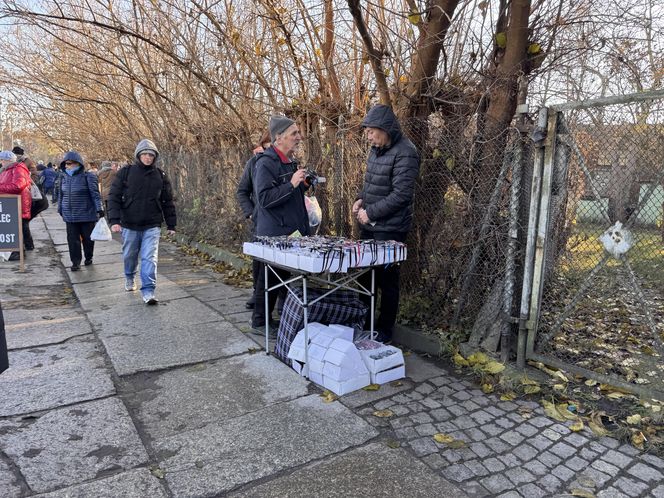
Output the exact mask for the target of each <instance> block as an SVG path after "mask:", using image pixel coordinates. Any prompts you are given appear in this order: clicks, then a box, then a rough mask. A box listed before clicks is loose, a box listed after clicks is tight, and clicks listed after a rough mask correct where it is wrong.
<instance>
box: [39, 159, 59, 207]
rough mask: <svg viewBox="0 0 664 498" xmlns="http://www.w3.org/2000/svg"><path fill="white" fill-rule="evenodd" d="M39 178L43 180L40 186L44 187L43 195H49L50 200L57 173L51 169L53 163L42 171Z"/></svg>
mask: <svg viewBox="0 0 664 498" xmlns="http://www.w3.org/2000/svg"><path fill="white" fill-rule="evenodd" d="M40 176H41V177H42V178H43V179H44V181H43V182H42V186H43V187H44V193H45V194H46V195H48V194H50V195H51V200H54V199H53V190H54V188H55V179H56V178H57V177H58V172H57V171H55V170H54V169H53V163H50V162H49V163H48V164H47V165H46V169H44V170H43V171H42V172H41V173H40Z"/></svg>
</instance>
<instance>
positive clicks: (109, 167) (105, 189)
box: [97, 161, 117, 216]
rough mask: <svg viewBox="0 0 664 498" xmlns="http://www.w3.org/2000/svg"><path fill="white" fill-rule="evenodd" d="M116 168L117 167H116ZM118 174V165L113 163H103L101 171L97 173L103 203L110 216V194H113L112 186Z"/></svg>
mask: <svg viewBox="0 0 664 498" xmlns="http://www.w3.org/2000/svg"><path fill="white" fill-rule="evenodd" d="M114 166H115V167H114ZM116 173H117V165H116V164H115V163H111V161H102V163H101V169H100V170H99V173H97V178H99V190H100V191H101V201H102V202H103V203H104V210H105V211H106V216H108V194H109V193H110V192H111V185H112V184H113V179H114V178H115V175H116Z"/></svg>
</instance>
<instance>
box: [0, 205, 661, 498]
mask: <svg viewBox="0 0 664 498" xmlns="http://www.w3.org/2000/svg"><path fill="white" fill-rule="evenodd" d="M31 227H32V229H33V235H34V236H35V240H36V250H35V251H34V252H33V253H30V254H29V255H28V257H27V261H26V268H27V271H26V273H24V274H21V273H19V272H18V264H15V263H1V264H0V299H2V304H3V310H4V313H5V320H6V322H7V327H8V330H7V335H8V343H9V347H10V365H11V368H10V370H8V371H7V372H5V373H4V374H2V375H1V376H0V496H3V497H5V496H7V497H22V496H33V495H38V496H46V497H49V498H54V497H91V496H94V497H117V496H127V497H162V496H163V497H170V496H173V497H185V496H243V497H244V496H256V497H262V496H274V497H277V496H278V497H283V496H339V497H341V496H386V497H388V496H389V497H391V496H421V497H428V496H432V497H433V496H441V495H443V496H454V497H456V496H515V497H516V496H520V497H535V496H560V495H565V494H567V495H569V494H570V493H571V492H572V491H573V490H578V489H583V490H586V491H587V492H590V493H592V494H594V495H596V496H601V497H613V496H655V497H664V484H661V483H662V478H663V477H664V476H663V473H664V461H663V460H661V459H660V458H658V457H656V456H653V455H646V454H642V453H640V452H639V451H638V450H635V449H634V448H632V447H631V446H628V445H623V444H620V443H618V442H617V441H616V440H614V439H610V438H600V439H598V438H595V437H594V436H593V435H592V434H591V433H588V432H582V433H574V432H572V431H571V430H570V429H569V428H568V427H567V425H566V424H563V423H560V422H556V421H553V420H550V419H548V418H546V417H545V416H544V412H543V411H542V409H541V408H540V407H539V406H538V405H537V404H535V403H532V402H527V401H521V400H515V401H513V402H504V401H499V400H498V399H497V397H495V396H492V395H485V394H484V393H482V392H481V391H480V390H479V389H477V387H476V386H474V385H473V384H472V383H471V382H469V381H468V380H464V379H459V378H456V377H455V376H454V375H453V374H451V373H449V372H447V371H446V370H445V369H444V368H442V367H441V366H439V365H437V364H435V363H433V362H429V361H427V360H425V359H423V358H421V357H418V356H417V355H410V356H408V357H407V365H406V369H407V375H408V378H407V379H404V380H403V381H401V382H397V383H394V384H393V385H385V386H383V387H381V389H380V390H378V391H372V392H369V391H359V392H356V393H352V394H350V395H347V396H344V397H342V398H340V400H339V401H335V402H332V403H325V402H324V401H323V399H322V398H321V397H320V396H319V394H320V392H321V390H320V389H319V388H318V387H317V386H315V385H314V384H312V383H309V382H307V381H306V380H305V379H303V378H301V377H299V376H298V375H297V374H295V372H293V371H292V370H291V369H289V368H288V367H286V366H285V365H283V364H282V363H281V362H279V361H278V360H276V359H275V358H273V357H271V356H267V355H265V354H264V353H261V352H257V342H256V341H258V342H260V338H259V337H256V336H255V335H254V334H252V333H251V329H250V328H249V326H248V320H249V314H248V313H247V312H246V310H245V309H244V301H245V300H246V297H247V291H246V290H244V289H237V288H234V287H231V286H228V285H225V284H224V283H223V282H222V281H221V278H220V276H219V275H218V274H215V273H214V272H212V271H210V270H207V269H205V268H200V267H194V266H192V265H191V262H190V260H189V258H187V257H186V256H184V255H182V253H181V252H180V251H179V250H178V249H177V248H175V247H174V246H172V245H170V244H168V243H163V244H162V247H161V249H160V267H159V270H160V275H159V284H158V289H157V296H158V297H159V299H160V304H159V305H158V306H152V307H148V306H145V305H144V304H143V303H142V301H141V299H140V294H139V293H138V292H133V293H128V292H125V291H124V289H123V277H122V266H121V256H120V244H119V243H118V242H117V241H111V242H104V243H97V247H96V248H95V258H94V264H93V265H92V266H90V267H83V268H82V270H81V271H80V272H78V273H71V272H70V270H69V269H68V268H69V266H70V263H69V261H68V254H67V246H66V240H65V236H64V234H65V232H64V224H63V222H62V221H61V219H60V218H59V216H58V215H57V213H55V210H54V209H52V208H51V209H49V210H48V211H46V212H45V213H44V214H43V216H42V217H40V218H38V219H36V220H33V222H32V223H31ZM381 411H382V412H383V413H382V414H387V416H386V417H377V416H375V415H374V413H376V412H381ZM386 411H387V412H386ZM437 433H444V434H449V435H451V436H452V437H454V438H455V439H456V440H459V441H463V442H464V443H463V444H462V445H461V444H459V445H455V447H451V446H450V445H449V444H445V443H438V442H436V441H435V440H434V439H433V435H434V434H437Z"/></svg>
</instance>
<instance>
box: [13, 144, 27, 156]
mask: <svg viewBox="0 0 664 498" xmlns="http://www.w3.org/2000/svg"><path fill="white" fill-rule="evenodd" d="M12 152H13V153H14V154H16V155H17V156H22V155H23V154H25V151H24V150H23V149H22V148H20V147H19V146H18V145H17V146H16V147H14V148H13V149H12Z"/></svg>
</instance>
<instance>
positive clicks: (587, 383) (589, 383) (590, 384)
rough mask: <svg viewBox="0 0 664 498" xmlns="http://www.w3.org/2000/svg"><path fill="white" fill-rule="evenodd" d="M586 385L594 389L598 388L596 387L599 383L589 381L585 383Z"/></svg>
mask: <svg viewBox="0 0 664 498" xmlns="http://www.w3.org/2000/svg"><path fill="white" fill-rule="evenodd" d="M584 384H585V385H587V386H589V387H592V386H596V385H597V381H596V380H592V379H588V380H587V381H585V382H584Z"/></svg>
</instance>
